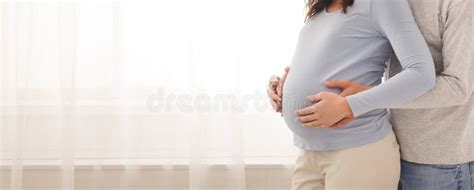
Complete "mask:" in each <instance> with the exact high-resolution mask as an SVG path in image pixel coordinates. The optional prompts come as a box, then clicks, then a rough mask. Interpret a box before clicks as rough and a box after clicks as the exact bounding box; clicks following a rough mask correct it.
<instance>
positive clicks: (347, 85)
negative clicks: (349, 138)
mask: <svg viewBox="0 0 474 190" xmlns="http://www.w3.org/2000/svg"><path fill="white" fill-rule="evenodd" d="M324 85H326V87H328V88H337V89H340V90H341V93H340V94H339V95H341V96H342V97H346V96H350V95H353V94H357V93H359V92H363V91H366V90H368V89H370V88H372V86H365V85H362V84H359V83H357V82H353V81H350V80H333V81H326V82H324ZM354 119H355V118H354V117H346V118H344V119H342V120H341V121H338V122H337V123H336V124H334V125H332V126H331V127H330V128H341V127H343V126H344V125H346V124H348V123H350V122H351V121H352V120H354Z"/></svg>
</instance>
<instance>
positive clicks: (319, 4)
mask: <svg viewBox="0 0 474 190" xmlns="http://www.w3.org/2000/svg"><path fill="white" fill-rule="evenodd" d="M333 1H334V0H307V3H306V9H307V11H308V12H307V13H306V18H305V21H306V20H308V19H309V18H311V17H312V16H314V15H316V14H318V13H320V12H321V11H324V10H325V9H326V7H329V5H331V4H332V2H333ZM352 4H354V0H343V1H342V11H343V12H344V13H347V7H349V6H351V5H352Z"/></svg>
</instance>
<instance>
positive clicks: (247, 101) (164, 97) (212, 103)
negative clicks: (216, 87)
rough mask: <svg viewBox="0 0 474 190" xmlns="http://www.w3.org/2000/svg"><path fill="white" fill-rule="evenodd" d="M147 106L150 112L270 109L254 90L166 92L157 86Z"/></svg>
mask: <svg viewBox="0 0 474 190" xmlns="http://www.w3.org/2000/svg"><path fill="white" fill-rule="evenodd" d="M147 107H148V110H149V111H150V112H181V113H194V112H204V113H206V112H209V113H210V112H213V113H216V112H223V113H225V112H238V113H243V112H248V111H250V110H252V111H256V112H267V111H269V110H272V107H271V105H270V101H269V99H268V96H267V95H266V94H263V93H261V92H260V91H254V92H253V93H249V94H238V93H214V94H212V95H211V94H208V93H166V92H165V89H163V88H159V89H157V91H156V92H155V93H153V94H152V95H150V96H148V98H147Z"/></svg>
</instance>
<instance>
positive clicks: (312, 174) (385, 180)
mask: <svg viewBox="0 0 474 190" xmlns="http://www.w3.org/2000/svg"><path fill="white" fill-rule="evenodd" d="M399 178H400V153H399V146H398V143H397V140H396V138H395V135H394V133H393V132H390V134H389V135H388V136H387V137H385V138H384V139H383V140H380V141H378V142H375V143H372V144H368V145H364V146H361V147H356V148H351V149H345V150H338V151H309V150H302V151H301V153H300V155H299V156H298V158H297V160H296V165H295V168H294V171H293V179H292V190H322V189H324V190H346V189H347V190H359V189H360V190H396V189H397V185H398V180H399Z"/></svg>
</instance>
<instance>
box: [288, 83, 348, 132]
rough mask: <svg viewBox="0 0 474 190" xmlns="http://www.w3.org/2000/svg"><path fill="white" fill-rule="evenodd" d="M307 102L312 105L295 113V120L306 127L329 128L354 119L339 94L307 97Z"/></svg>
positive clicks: (321, 94)
mask: <svg viewBox="0 0 474 190" xmlns="http://www.w3.org/2000/svg"><path fill="white" fill-rule="evenodd" d="M308 100H309V101H310V102H313V103H314V104H313V105H311V106H309V107H306V108H303V109H299V110H297V111H296V116H297V117H296V119H297V120H298V121H300V122H301V123H302V124H303V125H304V126H306V127H316V128H318V127H330V126H333V125H334V124H336V123H337V122H339V121H341V120H343V119H346V118H353V117H354V116H353V115H352V110H351V108H350V106H349V104H348V102H347V100H346V98H345V97H343V96H341V95H339V94H335V93H331V92H321V93H318V94H315V95H311V96H308Z"/></svg>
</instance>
